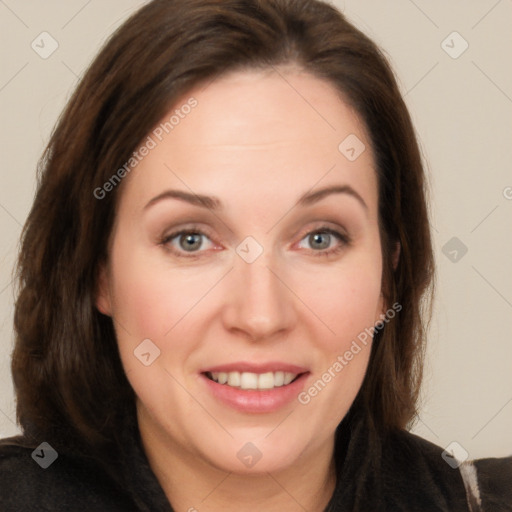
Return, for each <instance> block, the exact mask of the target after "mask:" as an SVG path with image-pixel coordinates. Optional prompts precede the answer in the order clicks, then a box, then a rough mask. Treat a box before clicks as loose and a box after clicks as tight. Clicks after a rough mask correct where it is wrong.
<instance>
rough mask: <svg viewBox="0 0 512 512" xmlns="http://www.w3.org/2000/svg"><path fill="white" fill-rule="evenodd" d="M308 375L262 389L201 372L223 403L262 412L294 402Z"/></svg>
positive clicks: (241, 410) (249, 410) (216, 396)
mask: <svg viewBox="0 0 512 512" xmlns="http://www.w3.org/2000/svg"><path fill="white" fill-rule="evenodd" d="M308 375H309V373H303V374H302V375H300V376H299V377H298V378H297V379H296V380H294V381H293V382H292V383H291V384H287V385H286V386H279V387H277V388H273V389H265V390H261V391H259V390H254V389H240V388H234V387H231V386H228V385H226V384H219V383H218V382H215V381H213V380H211V379H209V378H208V377H207V376H206V375H204V374H201V378H202V379H203V381H204V382H205V383H206V386H207V387H208V390H209V391H210V393H211V394H212V395H213V396H214V397H215V398H217V399H218V400H219V401H221V402H222V403H224V404H226V405H229V406H230V407H232V408H233V409H236V410H238V411H240V412H246V413H260V414H261V413H268V412H274V411H278V410H279V409H281V408H282V407H284V406H285V405H287V404H289V403H291V402H293V401H294V400H295V399H296V398H297V396H298V395H299V393H300V392H301V391H302V390H303V388H304V383H305V380H306V378H307V376H308Z"/></svg>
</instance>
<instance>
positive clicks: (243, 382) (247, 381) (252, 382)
mask: <svg viewBox="0 0 512 512" xmlns="http://www.w3.org/2000/svg"><path fill="white" fill-rule="evenodd" d="M240 387H241V388H242V389H258V376H257V375H256V374H255V373H247V372H244V373H242V375H240Z"/></svg>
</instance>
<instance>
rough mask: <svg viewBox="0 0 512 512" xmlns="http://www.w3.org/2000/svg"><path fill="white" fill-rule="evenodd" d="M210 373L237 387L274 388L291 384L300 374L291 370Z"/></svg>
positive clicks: (221, 382) (218, 379) (212, 376)
mask: <svg viewBox="0 0 512 512" xmlns="http://www.w3.org/2000/svg"><path fill="white" fill-rule="evenodd" d="M209 375H210V376H211V379H212V380H214V381H215V382H218V383H219V384H226V385H228V386H231V387H235V388H240V389H273V388H277V387H280V386H286V385H288V384H290V382H291V381H292V380H293V379H295V377H297V375H298V374H296V373H290V372H267V373H251V372H212V373H210V374H209Z"/></svg>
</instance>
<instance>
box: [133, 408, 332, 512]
mask: <svg viewBox="0 0 512 512" xmlns="http://www.w3.org/2000/svg"><path fill="white" fill-rule="evenodd" d="M139 430H140V434H141V439H142V443H143V447H144V451H145V453H146V456H147V458H148V461H149V464H150V466H151V469H152V470H153V472H154V474H155V476H156V478H157V480H158V481H159V483H160V485H161V487H162V489H163V490H164V492H165V494H166V496H167V499H168V500H169V502H170V503H171V505H172V507H173V509H174V510H176V511H180V512H181V511H183V512H199V511H200V512H220V511H222V512H235V511H236V512H240V511H252V510H265V511H266V512H281V511H282V510H286V511H289V512H295V511H297V512H304V511H305V510H307V511H308V512H323V511H324V510H325V507H326V506H327V504H328V502H329V500H330V499H331V496H332V494H333V492H334V488H335V485H336V474H335V463H334V459H333V449H334V435H333V437H332V439H330V440H329V442H326V443H325V445H324V446H322V447H321V449H315V450H314V453H313V454H309V455H304V454H303V455H302V456H301V457H300V459H298V460H296V461H294V462H293V464H292V465H291V466H289V467H286V468H284V469H282V470H279V471H274V472H260V473H252V474H239V473H234V472H226V471H223V470H221V469H219V468H217V467H215V466H213V465H212V464H211V463H209V462H208V461H207V460H205V459H204V458H201V457H200V456H197V455H196V454H193V453H191V452H190V451H188V450H186V449H185V448H183V446H181V445H178V444H177V443H175V442H173V440H172V439H170V437H169V436H166V435H165V434H163V433H161V432H156V431H155V430H154V429H153V428H152V425H151V423H148V422H147V421H145V419H144V418H143V416H142V415H140V414H139Z"/></svg>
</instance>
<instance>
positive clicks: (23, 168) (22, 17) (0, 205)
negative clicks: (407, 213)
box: [0, 0, 512, 458]
mask: <svg viewBox="0 0 512 512" xmlns="http://www.w3.org/2000/svg"><path fill="white" fill-rule="evenodd" d="M143 3H144V2H141V1H140V0H138V1H136V0H103V1H101V2H100V1H98V0H89V1H87V0H67V1H65V2H64V1H56V0H48V1H45V2H39V1H36V0H16V1H14V0H0V34H1V38H2V40H1V43H2V44H1V47H0V48H1V50H0V51H1V58H2V67H1V71H0V109H1V113H2V117H1V119H2V122H1V133H0V141H1V149H2V152H1V154H2V165H1V167H0V233H1V244H0V265H1V269H0V389H1V393H0V437H5V436H8V435H13V434H15V433H16V432H18V429H17V427H16V425H15V420H14V418H15V406H14V396H13V391H12V384H11V376H10V370H9V357H10V352H11V350H12V343H13V335H12V313H13V289H12V283H11V281H12V275H11V272H12V267H13V264H14V261H15V255H16V248H17V242H18V237H19V234H20V230H21V226H22V224H23V223H24V221H25V218H26V216H27V214H28V211H29V208H30V205H31V202H32V199H33V195H34V190H35V168H36V162H37V159H38V157H39V155H40V154H41V152H42V150H43V147H44V145H45V144H46V142H47V141H48V138H49V135H50V132H51V129H52V127H53V125H54V123H55V121H56V119H57V117H58V115H59V113H60V111H61V109H62V108H63V106H64V104H65V102H66V100H67V98H69V96H70V93H71V91H72V90H73V88H74V86H75V84H76V82H77V78H78V77H79V76H80V75H81V73H82V72H83V71H84V69H85V67H86V66H87V65H88V63H89V62H90V61H91V59H92V58H93V57H94V55H95V54H96V52H97V50H98V48H99V46H100V45H101V44H102V43H103V42H104V41H105V39H106V38H107V37H108V36H109V34H111V33H112V31H113V30H114V29H115V28H116V27H117V26H119V25H120V24H121V23H122V21H123V20H124V19H125V18H126V16H128V15H129V14H130V13H131V12H133V11H134V10H135V9H136V8H137V7H138V6H139V5H142V4H143ZM331 3H333V4H335V5H336V6H338V7H339V8H340V9H341V10H343V11H344V12H345V14H346V15H347V16H348V18H349V19H350V20H351V21H352V22H354V23H355V24H356V25H357V26H359V27H360V28H361V29H362V30H363V31H364V32H365V33H367V34H368V35H369V36H370V37H372V38H373V39H374V40H375V41H376V42H377V43H379V44H380V45H381V46H382V47H383V49H384V50H385V52H386V54H387V55H388V57H389V58H390V60H391V62H392V65H393V66H394V68H395V70H396V72H397V75H398V77H399V81H400V84H401V87H402V90H403V93H404V94H405V97H406V101H407V103H408V105H409V107H410V111H411V114H412V116H413V119H414V122H415V125H416V128H417V131H418V135H419V138H420V141H421V144H422V148H423V151H424V155H425V160H426V162H427V165H428V168H429V169H430V172H431V177H430V181H431V186H432V192H433V202H432V211H433V222H432V223H433V230H434V236H435V239H434V241H435V250H436V259H437V263H438V273H439V275H438V295H437V301H436V306H435V316H434V320H433V324H432V330H431V333H430V340H429V351H428V366H427V372H426V380H425V385H424V389H423V399H422V407H421V414H420V418H419V420H418V422H417V424H416V426H415V427H414V432H416V433H418V434H420V435H422V436H423V437H425V438H427V439H429V440H431V441H433V442H435V443H436V444H438V445H440V446H443V447H446V446H447V445H448V444H450V443H451V442H452V441H457V442H458V443H459V444H460V445H461V446H462V447H463V448H464V449H465V450H466V451H467V452H468V454H469V457H470V458H478V457H485V456H503V455H507V454H512V442H511V436H510V432H512V338H511V335H510V333H511V327H512V321H511V320H512V265H511V261H512V260H511V256H512V236H511V233H512V230H511V225H512V173H511V162H512V67H511V65H510V63H511V56H512V23H511V20H512V2H511V1H510V0H499V1H496V0H478V1H477V0H474V1H469V0H464V1H463V0H458V1H456V0H452V1H451V2H445V1H442V0H429V1H426V0H425V1H420V0H415V1H414V2H413V1H412V0H392V1H386V2H382V1H378V0H373V1H370V0H365V1H361V0H351V1H346V2H341V1H337V2H331ZM43 31H46V32H48V33H50V34H51V36H52V37H53V38H54V39H55V40H56V41H57V42H58V45H59V46H58V49H57V50H56V51H55V52H54V53H53V54H52V55H51V56H50V57H48V58H47V59H42V58H41V57H40V56H39V55H38V54H37V53H36V52H35V51H34V50H33V49H32V48H31V43H32V41H33V40H35V39H36V38H37V36H39V34H41V32H43ZM454 31H456V32H458V33H459V34H460V36H457V35H450V34H452V33H453V32H454ZM448 36H449V37H448ZM447 37H448V38H447ZM461 38H462V39H461ZM445 40H446V41H445ZM443 41H445V43H443V44H442V42H443ZM464 41H466V42H467V43H468V44H469V46H468V48H467V50H466V51H465V52H464V53H462V54H461V55H460V56H458V58H452V56H450V55H449V54H448V53H447V52H446V51H445V50H447V51H448V52H449V53H451V54H452V55H453V56H455V55H457V54H458V53H459V52H460V50H462V49H463V48H464V46H465V43H464ZM453 237H456V238H457V240H455V241H452V242H451V244H455V245H453V246H452V245H448V246H445V244H447V242H448V241H449V240H451V239H452V238H453ZM457 244H458V246H457ZM461 244H464V246H466V247H467V253H466V254H464V255H463V256H461V255H462V252H461V251H460V247H462V245H461ZM453 250H455V251H456V253H454V252H453ZM443 251H444V252H443ZM455 257H457V258H458V259H457V260H456V261H452V259H454V258H455ZM450 258H451V259H450ZM106 392H108V390H106Z"/></svg>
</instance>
